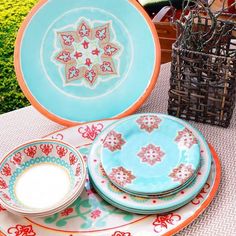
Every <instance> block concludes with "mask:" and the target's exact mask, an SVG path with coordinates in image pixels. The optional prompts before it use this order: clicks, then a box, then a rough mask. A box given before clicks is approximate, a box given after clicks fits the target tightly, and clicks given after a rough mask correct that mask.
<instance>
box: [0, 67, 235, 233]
mask: <svg viewBox="0 0 236 236" xmlns="http://www.w3.org/2000/svg"><path fill="white" fill-rule="evenodd" d="M169 77H170V64H164V65H162V67H161V73H160V76H159V79H158V83H157V85H156V87H155V89H154V91H153V93H152V95H151V96H150V98H149V99H148V100H147V102H146V103H145V104H144V105H143V106H142V107H141V109H140V110H139V112H161V113H167V102H168V85H169ZM235 115H236V112H235V113H234V116H233V118H232V121H231V125H230V127H229V128H227V129H224V128H219V127H215V126H210V125H204V124H200V123H194V122H191V123H192V124H193V126H195V127H197V128H198V129H199V130H200V131H201V132H202V133H203V134H204V135H205V137H206V138H207V140H208V141H209V142H210V143H211V144H212V145H213V146H214V147H215V149H216V151H217V153H218V155H219V157H220V160H221V164H222V180H221V184H220V188H219V192H218V194H217V195H216V197H215V199H214V200H213V202H212V203H211V205H210V206H209V207H208V209H207V210H205V211H204V213H203V214H202V215H201V216H200V217H199V218H198V219H196V220H195V221H194V222H193V223H192V224H191V225H189V226H188V227H187V228H185V229H184V230H182V231H181V232H180V233H179V234H178V235H191V236H197V235H204V236H205V235H212V236H218V235H219V236H224V235H225V236H234V235H236V116H235ZM61 128H63V126H60V125H58V124H56V123H54V122H52V121H50V120H48V119H47V118H45V117H44V116H42V115H41V114H40V113H38V112H37V111H36V110H35V109H34V108H33V107H27V108H24V109H20V110H17V111H13V112H10V113H6V114H4V115H1V116H0V157H1V156H2V155H3V154H4V153H5V152H8V151H10V150H11V149H12V148H13V147H14V146H16V145H18V144H20V143H22V142H24V141H27V140H29V139H34V138H40V137H42V136H45V135H47V134H49V133H51V132H54V131H56V130H58V129H61ZM144 236H148V235H144Z"/></svg>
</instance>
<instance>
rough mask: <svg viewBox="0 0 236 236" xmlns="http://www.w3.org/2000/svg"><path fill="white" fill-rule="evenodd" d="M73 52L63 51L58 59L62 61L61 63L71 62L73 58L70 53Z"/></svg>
mask: <svg viewBox="0 0 236 236" xmlns="http://www.w3.org/2000/svg"><path fill="white" fill-rule="evenodd" d="M70 54H71V53H70V52H69V51H65V50H64V51H61V52H60V53H59V54H58V55H57V57H56V59H57V60H58V61H60V62H61V63H64V64H66V63H69V62H72V59H71V55H70Z"/></svg>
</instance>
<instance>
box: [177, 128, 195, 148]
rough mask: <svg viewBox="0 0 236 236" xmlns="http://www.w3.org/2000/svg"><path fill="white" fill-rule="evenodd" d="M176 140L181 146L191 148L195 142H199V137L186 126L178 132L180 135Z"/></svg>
mask: <svg viewBox="0 0 236 236" xmlns="http://www.w3.org/2000/svg"><path fill="white" fill-rule="evenodd" d="M175 141H176V142H177V143H178V144H179V145H180V146H181V147H186V148H191V147H192V146H193V145H194V144H197V143H198V142H197V139H196V137H195V136H194V135H193V133H192V132H191V131H190V130H189V129H187V128H184V130H182V131H179V132H178V136H177V137H176V138H175Z"/></svg>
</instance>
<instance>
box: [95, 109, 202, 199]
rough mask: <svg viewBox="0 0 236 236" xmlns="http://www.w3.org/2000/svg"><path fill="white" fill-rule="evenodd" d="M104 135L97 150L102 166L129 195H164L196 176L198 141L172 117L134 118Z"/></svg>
mask: <svg viewBox="0 0 236 236" xmlns="http://www.w3.org/2000/svg"><path fill="white" fill-rule="evenodd" d="M105 132H106V134H103V137H102V139H103V140H102V142H103V143H102V146H101V148H100V149H99V152H100V153H99V155H100V157H101V163H102V167H103V169H104V170H105V172H106V175H107V177H108V178H109V180H110V181H111V182H112V183H113V184H114V185H116V186H117V187H118V188H120V189H122V190H124V191H126V192H128V193H133V194H139V195H163V194H166V193H171V192H174V191H176V189H179V188H181V186H183V185H184V184H186V183H187V182H191V180H193V178H194V177H196V172H197V170H198V168H199V166H200V146H199V143H198V140H197V138H196V137H195V135H194V134H193V133H192V132H191V131H190V130H189V129H188V128H187V127H186V126H185V125H184V124H182V123H180V122H178V121H177V120H175V119H173V118H172V117H171V116H162V115H157V114H148V113H147V114H138V115H133V116H129V117H126V118H123V119H121V120H119V121H117V122H116V123H115V124H114V125H112V128H109V131H105ZM94 145H96V141H95V143H94ZM92 150H95V149H93V148H92ZM91 155H93V153H91Z"/></svg>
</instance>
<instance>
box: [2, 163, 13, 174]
mask: <svg viewBox="0 0 236 236" xmlns="http://www.w3.org/2000/svg"><path fill="white" fill-rule="evenodd" d="M1 174H2V175H5V176H10V175H11V167H10V166H9V164H8V163H6V164H5V165H4V166H3V168H2V170H1Z"/></svg>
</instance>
